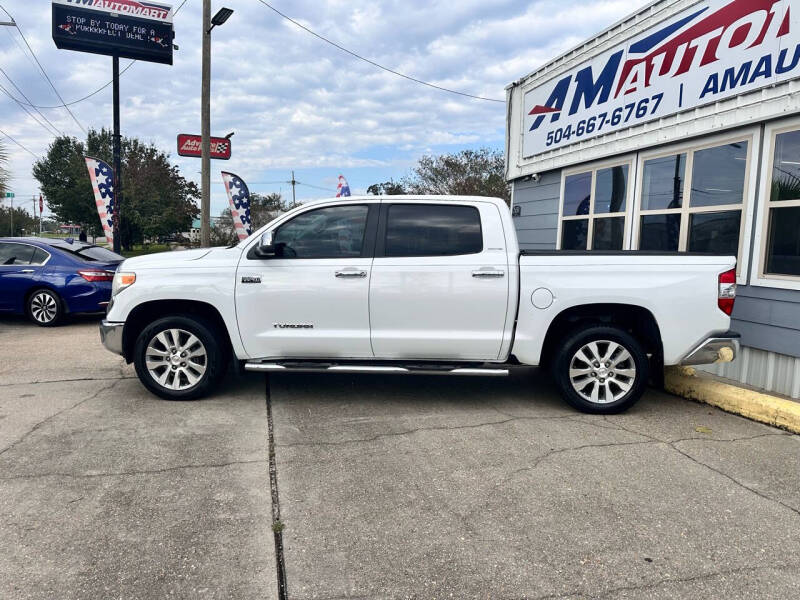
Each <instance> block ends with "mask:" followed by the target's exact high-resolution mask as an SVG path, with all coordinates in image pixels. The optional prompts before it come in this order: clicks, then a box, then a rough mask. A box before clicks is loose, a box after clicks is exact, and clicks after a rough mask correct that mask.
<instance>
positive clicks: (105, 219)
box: [85, 156, 115, 246]
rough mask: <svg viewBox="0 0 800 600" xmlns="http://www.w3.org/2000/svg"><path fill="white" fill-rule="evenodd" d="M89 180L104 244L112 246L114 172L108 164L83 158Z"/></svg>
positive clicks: (89, 157)
mask: <svg viewBox="0 0 800 600" xmlns="http://www.w3.org/2000/svg"><path fill="white" fill-rule="evenodd" d="M85 160H86V168H88V169H89V179H90V180H91V182H92V190H94V202H95V204H96V205H97V214H98V215H99V216H100V224H101V225H102V226H103V233H104V234H105V236H106V242H107V243H108V244H111V245H112V246H113V245H114V201H115V197H114V171H113V170H112V169H111V167H110V166H109V164H108V163H106V162H103V161H102V160H99V159H97V158H92V157H91V156H87V157H85Z"/></svg>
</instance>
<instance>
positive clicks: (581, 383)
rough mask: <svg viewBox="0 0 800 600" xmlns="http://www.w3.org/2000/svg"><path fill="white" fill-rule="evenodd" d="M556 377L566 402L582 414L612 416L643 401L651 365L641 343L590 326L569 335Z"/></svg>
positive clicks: (625, 334) (558, 354)
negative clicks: (640, 400)
mask: <svg viewBox="0 0 800 600" xmlns="http://www.w3.org/2000/svg"><path fill="white" fill-rule="evenodd" d="M552 371H553V377H554V379H555V382H556V385H557V386H558V388H559V391H560V392H561V395H562V396H563V397H564V399H565V400H566V401H567V402H568V403H569V404H570V405H571V406H573V407H574V408H577V409H578V410H580V411H582V412H587V413H595V414H613V413H619V412H622V411H625V410H627V409H628V408H630V407H631V406H633V405H634V404H635V403H636V402H637V401H638V400H639V398H641V397H642V394H643V393H644V390H645V387H646V386H647V380H648V371H649V362H648V359H647V354H646V353H645V351H644V348H642V345H641V344H640V343H639V341H638V340H637V339H636V338H634V337H633V336H632V335H631V334H629V333H628V332H627V331H624V330H622V329H619V328H617V327H605V326H590V327H587V328H585V329H580V330H577V331H574V332H572V334H570V335H568V336H567V338H566V339H565V340H564V342H563V343H562V344H561V346H560V347H559V348H558V350H557V352H556V356H555V359H554V361H553V365H552Z"/></svg>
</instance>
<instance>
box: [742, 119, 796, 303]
mask: <svg viewBox="0 0 800 600" xmlns="http://www.w3.org/2000/svg"><path fill="white" fill-rule="evenodd" d="M798 129H800V117H794V118H791V119H783V120H781V121H774V122H772V123H769V124H767V125H766V126H765V128H764V148H763V153H762V155H761V164H762V165H763V168H762V170H761V185H760V186H759V190H758V198H759V203H758V212H757V214H756V222H755V227H756V229H755V236H754V238H755V239H754V243H753V264H752V265H751V271H750V285H755V286H761V287H771V288H780V289H784V290H800V277H798V276H793V275H774V274H771V273H764V267H765V263H766V259H767V228H768V227H769V209H770V201H769V199H770V195H771V186H772V163H773V160H774V158H775V153H774V149H775V138H776V137H777V135H778V134H780V133H784V132H786V131H795V130H798ZM786 205H787V206H791V204H790V203H786Z"/></svg>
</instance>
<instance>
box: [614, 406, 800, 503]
mask: <svg viewBox="0 0 800 600" xmlns="http://www.w3.org/2000/svg"><path fill="white" fill-rule="evenodd" d="M603 419H604V420H605V421H606V422H608V423H609V424H611V425H617V426H618V427H619V428H620V429H622V430H624V431H627V432H628V433H634V434H638V435H641V436H644V437H646V438H649V439H650V440H652V441H653V442H660V443H662V444H665V445H667V446H669V447H670V448H672V449H673V450H674V451H675V452H677V453H678V454H680V455H681V456H683V457H685V458H687V459H689V460H690V461H692V462H693V463H695V464H697V465H699V466H701V467H705V468H706V469H708V470H709V471H712V472H714V473H716V474H718V475H721V476H722V477H724V478H725V479H727V480H728V481H730V482H732V483H734V484H735V485H737V486H739V487H741V488H742V489H745V490H747V491H748V492H750V493H752V494H755V495H756V496H758V497H759V498H762V499H763V500H767V501H768V502H772V503H774V504H777V505H779V506H782V507H783V508H785V509H787V510H789V511H791V512H793V513H794V514H796V515H798V516H800V509H797V508H795V507H793V506H791V505H789V504H786V503H785V502H783V501H782V500H779V499H777V498H773V497H772V496H769V495H767V494H765V493H763V492H761V491H759V490H757V489H755V488H753V487H751V486H749V485H746V484H744V483H742V482H741V481H739V480H738V479H736V478H735V477H733V476H732V475H728V474H727V473H725V472H724V471H721V470H719V469H717V468H715V467H712V466H711V465H709V464H707V463H704V462H703V461H701V460H699V459H697V458H695V457H694V456H692V455H691V454H689V453H688V452H685V451H684V450H681V449H680V448H678V444H680V443H681V442H688V441H694V440H700V441H703V442H712V441H713V442H717V443H725V442H741V441H747V440H754V439H758V438H763V437H777V436H781V437H786V436H789V437H797V436H795V435H794V434H791V433H788V432H766V433H762V434H758V435H753V436H747V437H742V438H731V439H727V440H723V439H719V438H702V437H694V436H693V437H689V438H683V439H677V440H663V439H661V438H658V437H655V436H652V435H648V434H646V433H640V432H638V431H636V430H632V429H629V428H627V427H625V426H623V425H621V424H619V423H613V422H611V421H609V420H608V417H607V416H605V415H604V417H603Z"/></svg>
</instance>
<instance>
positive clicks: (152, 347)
mask: <svg viewBox="0 0 800 600" xmlns="http://www.w3.org/2000/svg"><path fill="white" fill-rule="evenodd" d="M218 337H219V336H218V335H216V334H215V330H214V328H213V326H211V325H210V324H208V323H206V322H205V321H204V320H202V319H199V318H189V317H179V316H174V317H165V318H163V319H159V320H157V321H154V322H153V323H151V324H150V325H148V326H147V327H145V328H144V329H143V330H142V332H141V333H140V334H139V337H138V338H137V339H136V346H135V348H134V365H135V367H136V375H138V377H139V380H140V381H141V382H142V383H143V384H144V386H145V387H146V388H147V389H149V390H150V391H151V392H153V393H154V394H156V395H157V396H161V397H162V398H166V399H167V400H194V399H196V398H200V397H202V396H204V395H206V394H207V393H208V392H210V391H211V389H212V388H213V387H214V385H216V383H217V382H218V381H219V379H221V378H222V375H224V373H225V366H226V359H225V353H224V351H223V348H222V347H221V346H220V344H219V342H218V341H217V338H218Z"/></svg>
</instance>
